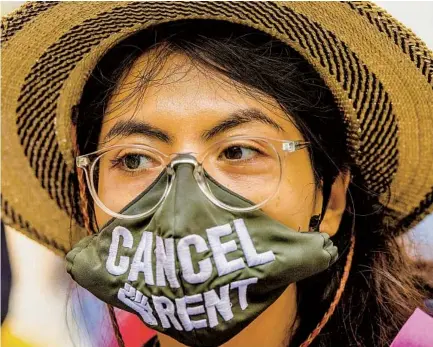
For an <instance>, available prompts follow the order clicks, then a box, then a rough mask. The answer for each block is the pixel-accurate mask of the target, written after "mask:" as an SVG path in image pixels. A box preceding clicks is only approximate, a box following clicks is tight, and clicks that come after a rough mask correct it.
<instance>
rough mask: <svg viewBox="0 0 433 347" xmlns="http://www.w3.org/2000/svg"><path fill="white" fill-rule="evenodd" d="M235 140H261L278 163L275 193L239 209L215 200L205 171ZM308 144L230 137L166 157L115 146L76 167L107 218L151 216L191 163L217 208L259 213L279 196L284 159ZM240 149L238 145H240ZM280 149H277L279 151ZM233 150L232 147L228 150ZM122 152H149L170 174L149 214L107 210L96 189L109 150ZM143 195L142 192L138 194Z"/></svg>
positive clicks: (79, 159)
mask: <svg viewBox="0 0 433 347" xmlns="http://www.w3.org/2000/svg"><path fill="white" fill-rule="evenodd" d="M236 141H262V142H263V143H266V145H267V146H269V150H272V151H273V154H274V155H275V158H276V160H278V165H279V168H278V176H279V177H278V179H277V181H276V183H275V184H276V188H275V189H274V191H273V192H272V194H269V196H267V197H266V198H265V199H264V200H263V201H260V202H259V203H257V204H255V205H253V206H249V207H236V206H230V205H227V204H226V203H224V202H222V201H220V200H219V199H217V198H216V196H215V195H214V194H213V192H212V190H211V189H210V187H209V184H208V182H207V180H208V179H207V178H206V177H205V169H204V168H203V166H204V161H205V160H206V158H207V157H208V156H209V153H212V151H213V150H215V148H223V146H224V145H225V144H227V145H229V144H233V143H236ZM308 145H309V142H306V141H299V140H296V141H293V140H280V139H271V138H265V137H254V136H243V135H242V136H231V137H228V138H226V139H224V140H221V141H218V142H216V143H213V144H212V145H211V146H209V147H208V148H207V149H206V150H205V151H203V152H201V153H195V152H185V153H171V154H165V153H162V152H161V151H159V150H157V149H155V148H153V147H150V146H147V145H143V144H125V145H113V146H110V147H107V148H103V149H100V150H98V151H95V152H92V153H88V154H85V155H81V156H78V157H77V158H76V165H77V167H78V168H81V169H83V170H84V173H85V177H86V182H87V185H88V188H89V191H90V194H91V196H92V198H93V199H94V201H95V203H96V204H97V205H98V206H99V208H101V209H102V210H103V211H104V212H105V213H107V214H108V215H110V216H112V217H115V218H119V219H129V220H130V219H136V218H143V217H147V216H149V215H151V214H152V213H154V212H155V210H156V209H157V208H158V207H159V206H160V205H161V203H162V202H163V201H164V200H165V198H166V197H167V195H168V194H169V192H170V190H171V187H172V184H173V182H174V179H175V177H176V170H175V166H176V165H179V164H181V163H187V164H191V165H192V166H193V167H194V171H193V175H194V178H195V180H196V182H197V184H198V186H199V188H200V190H201V191H202V192H203V194H204V195H205V196H206V197H207V198H208V199H209V200H210V201H211V202H212V203H213V204H215V205H216V206H218V207H220V208H223V209H225V210H228V211H232V212H250V211H254V210H257V209H259V208H261V207H262V206H263V205H265V204H266V203H267V202H268V201H269V200H271V199H272V198H273V197H274V196H275V195H276V194H277V193H278V190H279V187H280V183H281V178H282V171H283V170H282V168H283V165H282V160H283V159H284V158H282V157H284V156H285V155H286V154H289V153H293V152H295V151H297V150H299V149H303V148H305V147H307V146H308ZM238 147H239V146H238ZM276 147H277V148H278V150H277V148H276ZM227 148H231V147H227ZM122 149H130V150H136V151H140V150H141V151H146V152H147V153H152V154H154V155H155V156H157V157H158V158H159V160H161V165H160V171H159V172H160V173H161V172H162V171H164V170H166V172H167V174H168V182H167V185H166V187H165V190H164V192H163V194H162V196H161V198H160V199H159V200H158V202H157V203H156V204H155V205H154V206H153V207H152V208H151V209H150V210H148V211H144V212H142V213H140V214H137V215H127V214H121V213H118V212H116V211H113V210H112V209H110V208H108V207H107V206H106V204H104V202H103V201H101V199H100V197H99V195H98V193H97V189H96V187H95V179H94V177H95V168H96V165H97V163H98V162H99V161H100V160H101V158H102V157H103V156H104V155H106V154H107V153H109V152H110V151H116V150H117V151H119V150H122ZM97 175H98V176H96V177H98V180H99V173H97ZM137 193H138V194H140V193H141V192H137Z"/></svg>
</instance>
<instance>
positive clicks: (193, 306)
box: [106, 219, 275, 331]
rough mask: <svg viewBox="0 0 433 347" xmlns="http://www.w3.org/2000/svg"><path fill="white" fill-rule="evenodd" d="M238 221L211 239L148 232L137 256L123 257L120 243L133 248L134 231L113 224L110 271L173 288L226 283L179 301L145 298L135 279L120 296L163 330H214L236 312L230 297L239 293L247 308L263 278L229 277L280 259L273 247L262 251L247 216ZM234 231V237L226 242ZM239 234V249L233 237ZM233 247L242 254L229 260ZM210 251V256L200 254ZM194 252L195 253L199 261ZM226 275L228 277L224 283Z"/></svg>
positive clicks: (210, 232)
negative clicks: (252, 289)
mask: <svg viewBox="0 0 433 347" xmlns="http://www.w3.org/2000/svg"><path fill="white" fill-rule="evenodd" d="M233 225H234V231H235V232H234V233H233V231H232V227H231V226H230V224H224V225H220V226H216V227H213V228H209V229H206V236H207V240H206V239H205V238H204V237H202V236H200V235H197V234H191V235H187V236H185V237H183V238H181V239H179V240H177V244H175V240H174V239H173V238H162V237H159V236H155V235H154V234H153V233H151V232H148V231H145V232H143V234H142V237H141V239H140V242H139V244H138V246H137V249H136V251H135V254H134V256H133V257H132V259H131V257H128V256H125V255H121V256H119V255H118V253H119V248H121V247H122V248H125V249H128V248H129V249H132V248H133V243H134V242H133V236H132V233H131V232H130V231H129V230H128V229H126V228H124V227H121V226H118V227H116V228H114V230H113V232H112V240H111V245H110V249H109V255H108V258H107V261H106V269H107V271H108V272H109V273H110V274H111V275H114V276H120V275H124V274H126V273H127V272H128V271H129V272H128V281H130V282H134V281H137V280H138V279H139V276H140V279H141V276H143V278H144V284H145V285H146V286H156V287H165V288H173V289H177V288H180V287H181V283H182V282H183V281H184V283H188V284H189V285H191V284H195V285H201V284H203V283H205V282H207V281H209V283H215V280H216V279H218V281H217V282H218V283H222V284H221V285H219V286H217V287H215V288H210V289H209V290H207V291H204V292H202V293H199V294H194V295H185V296H183V297H178V298H174V299H171V298H168V297H166V296H156V295H150V296H146V295H144V294H143V293H142V292H140V291H139V290H137V289H136V288H135V287H134V286H132V285H131V283H125V284H124V287H123V288H120V289H119V291H118V295H117V298H118V299H119V300H120V301H121V302H122V303H123V304H125V305H126V306H128V307H130V308H131V309H133V310H134V311H136V312H137V313H138V314H139V315H140V316H141V318H142V319H143V321H144V322H146V323H147V324H148V325H150V326H154V327H155V326H161V327H162V328H164V329H167V328H171V327H174V328H175V329H177V330H185V331H191V330H193V329H202V328H207V327H209V328H213V327H215V326H217V325H218V324H219V322H220V321H221V319H222V320H224V321H229V320H231V319H232V318H233V317H234V315H233V310H232V308H233V304H232V303H231V299H230V297H231V296H232V297H233V295H235V297H237V298H238V302H239V307H240V309H241V310H245V309H246V308H247V307H248V300H247V292H248V288H249V286H250V285H254V284H256V283H257V281H258V278H257V277H250V278H246V279H242V280H236V281H230V279H229V277H228V275H229V274H231V273H233V272H235V271H238V270H242V269H245V268H251V267H255V266H259V265H263V264H266V263H271V262H273V261H274V260H275V255H274V253H273V252H272V251H271V250H268V251H265V252H263V253H258V252H257V250H256V247H255V246H254V243H253V240H252V239H251V236H250V234H249V232H248V230H247V228H246V225H245V223H244V221H243V220H242V219H236V220H234V221H233ZM230 235H231V236H232V239H231V240H230V241H226V242H223V241H222V240H221V239H222V238H223V237H226V236H227V237H229V236H230ZM235 237H237V238H238V241H239V244H240V248H238V245H237V243H236V241H235V239H233V238H235ZM192 248H194V252H193V253H192ZM234 251H241V252H242V256H239V257H238V258H235V259H233V256H232V257H231V259H230V260H229V259H227V254H228V253H231V252H234ZM205 252H206V254H207V256H202V257H200V255H201V254H202V255H203V253H205ZM192 254H194V255H195V256H194V259H193V256H192ZM211 258H213V261H212V260H211ZM177 264H178V265H177ZM141 273H142V274H141ZM179 273H180V274H181V275H179V276H180V277H179V276H178V274H179ZM224 278H227V280H226V282H225V283H224ZM237 278H239V276H237ZM182 287H183V286H182ZM194 316H200V318H202V319H193V318H197V317H194ZM219 316H220V317H221V319H220V321H219V319H218V317H219ZM204 317H206V319H204ZM157 318H158V319H157Z"/></svg>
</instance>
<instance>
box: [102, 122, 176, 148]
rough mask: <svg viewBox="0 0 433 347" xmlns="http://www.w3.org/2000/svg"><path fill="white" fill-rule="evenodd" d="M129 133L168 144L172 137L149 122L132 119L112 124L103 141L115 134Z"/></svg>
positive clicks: (126, 135) (124, 135)
mask: <svg viewBox="0 0 433 347" xmlns="http://www.w3.org/2000/svg"><path fill="white" fill-rule="evenodd" d="M131 135H142V136H147V137H150V138H153V139H156V140H160V141H162V142H165V143H168V144H171V143H173V138H172V137H171V136H170V135H169V134H168V133H167V132H165V131H164V130H162V129H159V128H157V127H154V126H153V125H150V124H149V123H146V122H142V121H140V122H138V121H135V120H132V119H131V120H127V121H123V120H121V121H118V122H117V123H116V124H114V125H113V127H112V128H111V129H110V130H109V131H108V133H107V135H105V137H104V141H110V140H111V139H112V138H114V137H116V136H120V137H128V136H131Z"/></svg>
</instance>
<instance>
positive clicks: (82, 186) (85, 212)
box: [72, 125, 125, 347]
mask: <svg viewBox="0 0 433 347" xmlns="http://www.w3.org/2000/svg"><path fill="white" fill-rule="evenodd" d="M72 143H73V144H74V150H75V154H76V155H77V156H79V155H80V151H79V149H78V143H77V136H76V127H75V125H72ZM77 178H78V189H79V192H80V210H81V214H82V216H83V221H84V228H85V229H86V231H87V234H88V235H93V234H94V232H93V231H94V230H97V229H95V228H92V227H91V225H92V223H91V222H90V216H89V201H88V200H87V194H86V183H85V181H84V172H83V169H81V168H79V169H78V170H77ZM107 309H108V314H109V315H110V321H111V325H112V326H113V330H114V335H115V337H116V341H117V343H118V345H119V347H125V342H124V341H123V337H122V334H121V332H120V328H119V323H118V321H117V317H116V313H115V312H114V307H113V306H112V305H108V304H107Z"/></svg>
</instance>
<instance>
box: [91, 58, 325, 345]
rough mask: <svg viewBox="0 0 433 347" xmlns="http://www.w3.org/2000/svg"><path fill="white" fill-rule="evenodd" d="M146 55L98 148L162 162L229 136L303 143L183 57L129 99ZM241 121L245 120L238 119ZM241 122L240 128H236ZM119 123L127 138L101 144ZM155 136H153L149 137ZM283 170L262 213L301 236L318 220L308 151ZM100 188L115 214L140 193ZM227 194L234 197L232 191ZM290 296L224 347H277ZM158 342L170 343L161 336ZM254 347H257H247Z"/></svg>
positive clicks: (274, 113) (289, 318)
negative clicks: (143, 153) (128, 147)
mask: <svg viewBox="0 0 433 347" xmlns="http://www.w3.org/2000/svg"><path fill="white" fill-rule="evenodd" d="M152 54H153V53H148V54H145V55H143V56H142V57H141V58H140V59H139V60H137V61H136V62H135V64H134V65H133V67H132V69H131V70H130V71H129V72H128V73H127V75H125V76H124V79H123V80H122V83H121V85H120V86H119V89H118V91H117V92H116V93H114V95H113V96H112V99H111V100H110V102H109V105H108V108H107V110H106V117H105V118H104V121H103V125H102V130H101V134H100V138H99V148H105V147H108V146H112V145H120V144H145V145H149V146H152V147H155V148H158V150H160V151H161V152H164V153H166V154H170V153H178V152H197V153H198V152H202V151H204V150H206V148H208V147H209V145H210V144H212V143H214V142H216V141H219V140H222V139H225V138H227V137H229V136H235V135H248V136H258V137H267V138H273V139H281V140H304V139H303V137H302V135H301V133H300V132H299V131H298V130H297V128H296V127H295V126H294V125H293V123H292V121H291V120H290V117H289V116H288V115H287V114H286V113H285V112H284V111H283V110H282V109H281V108H280V107H279V106H278V104H277V103H276V102H275V100H273V99H271V98H269V97H268V98H265V97H263V96H261V97H258V95H250V94H248V93H245V91H244V90H243V89H242V88H241V87H240V86H239V85H236V84H235V83H232V82H227V80H226V79H225V78H224V77H223V76H222V75H221V76H219V75H216V73H215V72H211V71H206V73H203V70H204V69H203V68H197V67H195V66H194V65H193V64H191V63H190V62H189V60H188V58H186V57H185V56H182V55H172V56H171V57H170V58H169V59H168V60H167V62H166V63H165V64H164V66H163V67H161V70H160V71H159V72H158V74H157V75H156V76H154V77H153V79H152V80H153V81H158V83H156V82H152V83H150V84H149V85H147V88H146V90H145V92H144V94H142V93H140V92H139V93H137V94H135V95H134V96H133V97H130V98H128V95H130V94H131V91H133V90H134V88H136V87H137V85H138V84H137V83H138V79H137V76H140V74H142V71H143V67H144V66H145V64H147V62H148V59H149V57H152ZM240 114H242V115H249V116H248V117H239V115H240ZM241 118H242V121H239V119H241ZM120 122H123V123H124V124H126V123H131V122H133V123H134V127H130V128H131V129H133V131H127V132H125V131H124V132H123V134H121V135H117V136H115V137H112V138H111V137H107V135H109V133H110V130H111V129H113V127H116V124H119V123H120ZM137 125H138V126H137ZM227 125H229V126H227ZM149 129H151V130H152V131H153V133H151V132H150V131H148V130H149ZM212 129H213V130H215V129H218V131H212ZM155 132H157V133H158V134H159V136H154V134H155ZM205 133H207V134H209V133H212V134H213V136H212V137H210V138H209V137H208V138H206V139H204V137H203V136H202V135H203V134H205ZM167 139H169V140H170V141H166V140H167ZM282 165H283V177H282V181H281V185H280V189H279V191H278V193H277V195H276V196H275V197H274V198H272V199H271V200H270V201H269V202H268V203H267V204H266V205H265V206H264V207H263V208H262V210H263V211H264V212H265V213H266V214H268V215H269V216H270V217H272V218H274V219H276V220H278V221H280V222H281V223H283V224H285V225H287V226H288V227H290V228H292V229H295V230H302V231H305V230H308V226H309V221H310V218H311V216H312V215H314V214H317V213H320V208H321V205H320V203H321V199H317V201H316V199H315V196H316V193H317V192H316V188H315V187H316V185H315V182H314V177H313V168H312V165H311V162H310V158H309V154H308V151H307V150H306V149H305V150H299V151H296V152H294V153H290V154H288V155H287V156H286V157H285V158H283V162H282ZM99 179H100V180H104V179H105V178H104V175H103V174H100V177H99ZM100 183H101V182H100ZM239 185H242V182H239ZM99 186H100V187H103V188H102V189H100V191H99V192H98V193H99V195H100V196H103V199H104V200H106V201H111V204H112V206H116V208H118V209H119V210H120V209H121V208H122V207H123V206H125V205H126V204H127V203H128V202H129V201H130V200H131V196H130V195H131V194H133V195H134V196H136V195H138V194H139V193H140V192H141V190H142V188H140V187H137V189H136V190H137V191H136V192H132V193H131V192H128V193H127V194H125V192H123V191H121V190H120V189H119V187H118V186H111V187H109V188H107V185H105V184H100V185H99ZM231 188H232V189H233V190H236V187H231ZM95 210H96V217H97V222H98V224H99V225H103V224H104V223H105V222H107V221H108V220H109V219H111V217H110V216H109V215H107V214H105V213H104V212H103V211H102V210H100V209H99V208H98V206H96V205H95ZM295 291H296V289H295V286H294V285H291V286H289V287H288V289H287V290H286V291H285V293H284V294H283V295H282V296H281V297H280V298H279V299H278V300H277V301H276V302H275V303H274V304H273V305H271V306H270V307H269V308H268V309H267V310H266V311H265V312H264V313H263V314H262V315H261V316H260V317H259V318H258V319H256V321H255V322H253V323H252V324H250V326H249V327H248V328H247V329H245V330H244V331H243V332H242V333H240V334H239V335H238V336H237V337H235V338H234V339H232V340H231V341H237V343H238V344H239V343H240V344H241V345H243V344H244V343H247V342H246V340H245V339H244V338H243V337H242V335H243V336H248V340H251V341H255V342H257V341H261V343H264V345H268V343H269V344H270V345H276V343H275V344H274V343H273V342H272V341H273V339H276V340H277V341H280V342H281V339H284V336H285V335H286V334H287V327H288V326H289V325H290V324H291V323H292V322H293V319H294V316H295V312H296V295H295ZM276 322H279V323H278V324H277V323H276ZM269 324H270V325H271V326H272V329H273V331H274V333H273V334H266V333H264V330H263V329H265V328H266V327H269V328H270V326H269ZM266 329H267V328H266ZM161 339H162V340H163V339H170V338H168V337H164V336H162V337H161ZM254 339H255V340H254ZM171 342H173V341H171ZM173 343H174V342H173ZM253 345H257V344H255V343H254V342H253ZM262 345H263V344H262Z"/></svg>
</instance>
